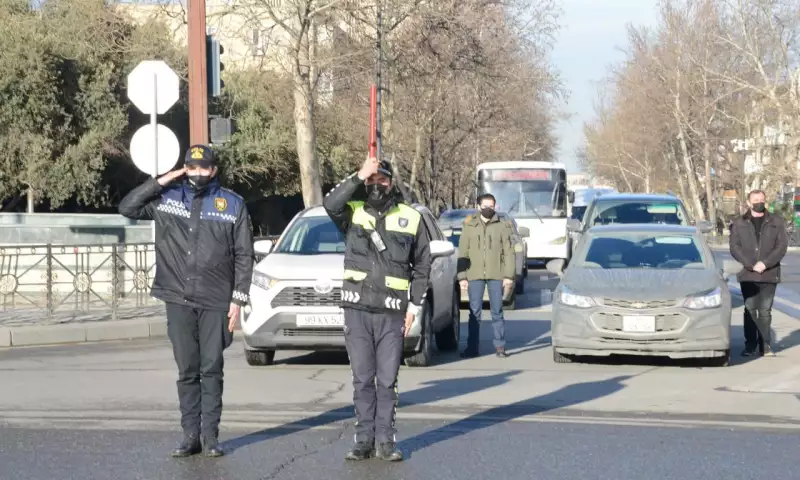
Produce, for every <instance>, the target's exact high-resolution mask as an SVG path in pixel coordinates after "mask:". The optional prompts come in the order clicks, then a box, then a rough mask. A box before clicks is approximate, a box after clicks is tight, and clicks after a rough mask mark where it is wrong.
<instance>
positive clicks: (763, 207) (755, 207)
mask: <svg viewBox="0 0 800 480" xmlns="http://www.w3.org/2000/svg"><path fill="white" fill-rule="evenodd" d="M766 209H767V207H766V205H764V202H761V203H754V204H753V211H754V212H758V213H764V210H766Z"/></svg>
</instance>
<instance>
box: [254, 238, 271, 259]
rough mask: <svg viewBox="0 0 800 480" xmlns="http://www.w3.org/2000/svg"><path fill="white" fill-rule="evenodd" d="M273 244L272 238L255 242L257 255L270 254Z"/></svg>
mask: <svg viewBox="0 0 800 480" xmlns="http://www.w3.org/2000/svg"><path fill="white" fill-rule="evenodd" d="M273 246H274V244H273V243H272V240H258V241H256V242H253V251H255V252H256V255H269V252H271V251H272V247H273Z"/></svg>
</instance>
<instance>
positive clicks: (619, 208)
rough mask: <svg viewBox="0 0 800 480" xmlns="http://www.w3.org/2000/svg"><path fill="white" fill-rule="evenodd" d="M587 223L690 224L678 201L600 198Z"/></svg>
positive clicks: (590, 224) (591, 224) (589, 224)
mask: <svg viewBox="0 0 800 480" xmlns="http://www.w3.org/2000/svg"><path fill="white" fill-rule="evenodd" d="M591 217H592V218H590V219H587V220H586V225H588V226H593V225H611V224H617V223H662V224H669V225H688V224H689V222H688V220H687V217H686V212H684V211H683V207H682V206H681V204H680V203H678V202H669V201H667V202H664V201H627V200H598V201H597V204H596V205H595V207H594V208H593V209H592V212H591Z"/></svg>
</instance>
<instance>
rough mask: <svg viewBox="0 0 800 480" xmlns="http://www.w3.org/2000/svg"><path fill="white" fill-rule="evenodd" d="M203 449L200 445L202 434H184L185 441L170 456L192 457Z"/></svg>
mask: <svg viewBox="0 0 800 480" xmlns="http://www.w3.org/2000/svg"><path fill="white" fill-rule="evenodd" d="M202 450H203V448H202V446H201V445H200V436H199V435H197V434H196V433H189V434H184V436H183V441H182V442H181V444H180V445H178V447H177V448H176V449H175V450H173V451H172V453H171V454H170V456H173V457H190V456H192V455H196V454H198V453H200V452H201V451H202Z"/></svg>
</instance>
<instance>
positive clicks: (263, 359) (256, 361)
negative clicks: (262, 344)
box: [244, 350, 275, 367]
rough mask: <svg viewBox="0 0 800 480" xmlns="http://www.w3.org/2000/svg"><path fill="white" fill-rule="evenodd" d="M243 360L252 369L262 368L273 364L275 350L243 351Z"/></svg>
mask: <svg viewBox="0 0 800 480" xmlns="http://www.w3.org/2000/svg"><path fill="white" fill-rule="evenodd" d="M244 358H245V359H246V360H247V364H248V365H251V366H253V367H264V366H267V365H272V364H273V363H275V350H245V351H244Z"/></svg>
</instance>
